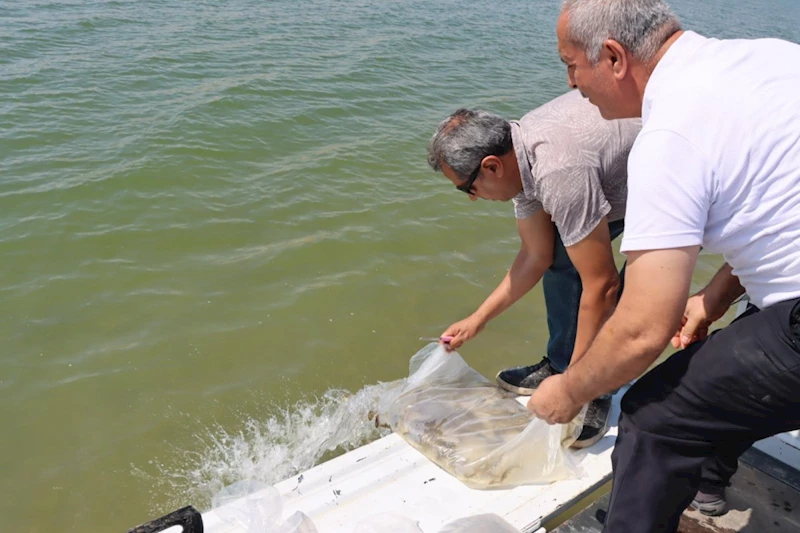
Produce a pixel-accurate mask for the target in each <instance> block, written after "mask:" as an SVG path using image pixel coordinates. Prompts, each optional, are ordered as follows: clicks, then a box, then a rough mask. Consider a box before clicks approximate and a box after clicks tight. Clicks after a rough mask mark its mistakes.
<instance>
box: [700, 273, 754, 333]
mask: <svg viewBox="0 0 800 533" xmlns="http://www.w3.org/2000/svg"><path fill="white" fill-rule="evenodd" d="M699 294H702V295H703V299H704V303H705V305H706V309H707V310H708V312H709V317H710V318H712V319H713V320H716V319H718V318H720V317H721V316H722V315H724V314H725V311H726V310H727V309H728V307H730V305H731V304H732V303H733V301H734V300H735V299H736V298H738V297H739V296H741V295H742V294H744V287H742V285H741V284H740V283H739V278H738V277H736V276H734V275H733V267H731V266H730V265H729V264H728V263H725V264H724V265H722V268H720V269H719V270H718V271H717V273H716V274H715V275H714V277H713V278H712V279H711V281H710V282H709V283H708V285H706V287H705V288H704V289H703V290H702V291H700V293H699Z"/></svg>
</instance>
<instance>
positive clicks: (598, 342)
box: [564, 312, 666, 404]
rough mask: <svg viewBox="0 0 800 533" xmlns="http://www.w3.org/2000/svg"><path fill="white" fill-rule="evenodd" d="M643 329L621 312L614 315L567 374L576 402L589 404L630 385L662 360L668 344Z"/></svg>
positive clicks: (638, 322) (569, 388) (568, 386)
mask: <svg viewBox="0 0 800 533" xmlns="http://www.w3.org/2000/svg"><path fill="white" fill-rule="evenodd" d="M640 323H641V324H642V326H640V325H639V324H640ZM643 326H644V324H643V321H634V322H633V323H631V322H630V321H629V320H628V318H627V317H626V316H624V315H623V314H621V313H619V312H617V313H615V314H614V315H612V316H611V318H610V319H609V320H608V321H607V322H606V323H605V325H604V326H603V327H602V329H601V330H600V332H599V333H598V334H597V337H596V338H595V339H594V342H593V343H592V344H591V347H590V348H589V349H588V350H587V352H586V353H585V355H584V357H582V358H581V360H580V361H578V362H577V363H575V364H571V365H570V366H569V368H568V369H567V371H566V372H565V373H564V376H565V379H566V380H567V382H568V385H567V388H568V390H569V391H570V393H571V394H572V398H573V400H574V401H575V402H576V403H580V404H585V403H588V402H590V401H592V400H594V399H595V398H597V397H599V396H601V395H603V394H607V393H609V392H611V391H613V390H615V389H617V388H619V387H621V386H622V385H625V384H626V383H629V382H630V381H631V380H633V379H635V378H637V377H639V376H640V375H641V374H642V373H643V372H644V371H645V370H647V368H648V367H649V366H650V365H651V364H652V363H653V362H654V361H655V360H656V359H657V358H658V356H659V355H660V354H661V352H662V351H663V349H664V346H665V345H666V341H664V342H663V343H662V342H661V341H660V340H656V339H654V338H653V337H652V336H651V335H648V332H647V331H646V326H644V327H643Z"/></svg>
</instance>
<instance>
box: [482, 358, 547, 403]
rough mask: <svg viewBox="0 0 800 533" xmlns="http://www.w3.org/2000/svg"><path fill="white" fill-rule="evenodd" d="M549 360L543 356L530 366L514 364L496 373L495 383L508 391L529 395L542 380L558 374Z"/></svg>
mask: <svg viewBox="0 0 800 533" xmlns="http://www.w3.org/2000/svg"><path fill="white" fill-rule="evenodd" d="M558 373H559V372H558V370H556V369H555V368H553V366H552V365H551V364H550V360H549V359H548V358H547V357H545V358H544V359H542V360H541V361H540V362H539V363H537V364H535V365H530V366H514V367H511V368H506V369H505V370H501V371H500V372H498V373H497V377H496V380H497V385H498V386H499V387H500V388H501V389H505V390H507V391H508V392H513V393H514V394H519V395H520V396H530V395H531V394H533V391H535V390H536V387H538V386H539V385H540V384H541V383H542V381H544V380H545V379H547V378H549V377H550V376H554V375H556V374H558Z"/></svg>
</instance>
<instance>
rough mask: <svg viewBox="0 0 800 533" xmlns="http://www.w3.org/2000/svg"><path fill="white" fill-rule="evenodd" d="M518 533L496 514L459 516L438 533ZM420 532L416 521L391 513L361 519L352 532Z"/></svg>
mask: <svg viewBox="0 0 800 533" xmlns="http://www.w3.org/2000/svg"><path fill="white" fill-rule="evenodd" d="M465 531H467V532H469V533H519V530H518V529H517V528H515V527H514V526H512V525H511V524H509V523H508V522H506V521H505V520H503V519H502V518H500V517H499V516H498V515H496V514H488V513H487V514H479V515H475V516H468V517H466V518H459V519H457V520H453V521H452V522H449V523H447V524H445V525H444V526H442V529H440V530H439V532H438V533H464V532H465ZM386 532H391V533H422V529H420V527H419V525H418V524H417V522H415V521H413V520H411V519H410V518H407V517H405V516H400V515H396V514H393V513H380V514H376V515H373V516H370V517H367V518H365V519H363V520H361V521H360V522H359V523H358V525H357V526H356V528H355V529H354V530H353V533H386Z"/></svg>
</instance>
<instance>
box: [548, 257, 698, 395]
mask: <svg viewBox="0 0 800 533" xmlns="http://www.w3.org/2000/svg"><path fill="white" fill-rule="evenodd" d="M699 252H700V247H699V246H689V247H684V248H674V249H667V250H651V251H644V252H629V253H628V266H627V269H626V274H625V291H624V292H623V293H622V298H621V299H620V302H619V304H618V305H617V309H616V310H615V312H614V314H613V315H612V316H611V318H609V319H608V321H607V322H606V323H605V325H604V326H603V328H602V329H601V330H600V333H598V335H597V337H596V338H595V340H594V342H593V343H592V345H591V346H590V347H589V350H588V351H587V352H586V354H585V355H584V357H583V358H581V360H580V361H578V362H577V363H576V364H574V365H571V366H570V367H569V368H568V369H567V371H566V372H565V373H564V384H563V386H564V388H565V389H566V391H568V392H567V394H568V395H569V396H570V398H571V400H572V401H573V402H574V403H575V404H576V405H583V404H586V403H588V402H590V401H592V400H594V399H595V398H597V397H598V396H601V395H602V394H606V393H609V392H611V391H613V390H614V389H616V388H618V387H620V386H622V385H624V384H626V383H628V382H630V381H631V380H633V379H634V378H637V377H639V376H640V375H641V374H642V373H644V371H645V370H647V368H648V367H649V366H650V365H651V364H652V363H653V362H654V361H655V360H656V359H657V358H658V356H659V355H660V354H661V352H662V351H663V350H664V348H665V347H666V346H667V343H668V342H669V340H670V338H671V337H672V336H673V334H674V333H675V331H676V330H677V329H678V327H679V325H680V322H681V317H682V316H683V311H684V309H685V306H686V300H687V296H688V293H689V287H690V283H691V278H692V272H693V271H694V266H695V264H696V262H697V256H698V254H699Z"/></svg>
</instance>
